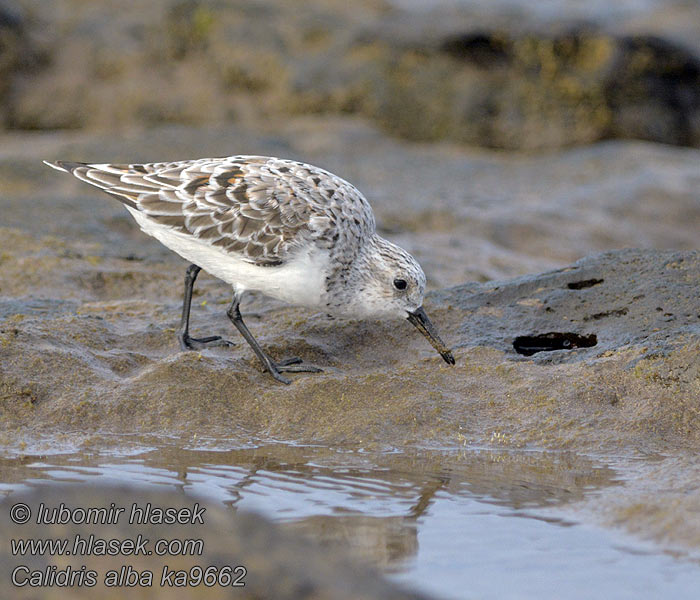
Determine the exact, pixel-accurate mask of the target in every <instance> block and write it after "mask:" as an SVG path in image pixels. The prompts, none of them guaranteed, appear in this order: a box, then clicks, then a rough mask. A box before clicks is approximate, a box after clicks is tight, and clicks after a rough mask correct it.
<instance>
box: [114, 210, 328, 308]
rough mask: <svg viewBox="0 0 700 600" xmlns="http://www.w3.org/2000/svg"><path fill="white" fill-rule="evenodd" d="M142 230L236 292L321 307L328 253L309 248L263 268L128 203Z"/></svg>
mask: <svg viewBox="0 0 700 600" xmlns="http://www.w3.org/2000/svg"><path fill="white" fill-rule="evenodd" d="M127 208H128V210H129V212H130V213H131V214H132V216H133V217H134V219H135V220H136V222H137V223H138V224H139V226H140V227H141V229H142V230H143V231H144V232H145V233H147V234H148V235H150V236H153V237H154V238H156V239H157V240H158V241H159V242H161V243H162V244H163V245H164V246H166V247H168V248H170V249H171V250H173V251H174V252H177V254H179V255H180V256H182V257H183V258H184V259H185V260H188V261H190V262H192V263H194V264H196V265H198V266H200V267H202V268H203V269H204V270H205V271H207V272H208V273H211V274H212V275H214V277H218V278H219V279H222V280H223V281H225V282H227V283H230V284H231V285H232V286H233V288H234V289H235V290H236V291H240V292H243V291H245V290H255V291H259V292H262V293H263V294H266V295H268V296H271V297H273V298H277V299H278V300H282V301H284V302H288V303H289V304H297V305H302V306H318V305H319V304H320V302H321V295H322V293H323V291H324V289H325V279H326V273H327V270H328V262H329V254H328V252H327V251H325V250H321V249H319V248H313V247H309V248H308V249H307V250H303V251H301V252H298V253H297V254H296V255H295V256H294V257H293V258H292V259H291V260H289V261H288V262H286V263H285V264H283V265H280V266H277V267H260V266H257V265H254V264H251V263H249V262H246V261H244V260H241V259H240V258H237V257H236V256H233V255H231V254H229V253H227V252H224V251H223V250H220V249H219V248H216V247H215V246H210V245H208V244H206V243H204V242H201V241H199V240H197V239H196V238H194V237H192V236H190V235H187V234H184V233H180V232H177V231H173V230H172V229H170V228H168V227H164V226H163V225H159V224H158V223H155V222H154V221H152V220H151V219H149V218H148V217H146V216H144V215H143V213H141V212H139V211H138V210H136V209H134V208H131V207H130V206H127Z"/></svg>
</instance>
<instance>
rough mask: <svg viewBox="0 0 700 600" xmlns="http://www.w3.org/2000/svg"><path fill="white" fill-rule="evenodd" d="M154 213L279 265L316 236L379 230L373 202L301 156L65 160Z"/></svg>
mask: <svg viewBox="0 0 700 600" xmlns="http://www.w3.org/2000/svg"><path fill="white" fill-rule="evenodd" d="M60 166H62V167H64V168H66V169H67V170H70V171H71V172H72V173H73V174H74V175H75V176H76V177H78V178H79V179H81V180H83V181H86V182H87V183H90V184H92V185H95V186H97V187H99V188H101V189H103V190H104V191H106V192H107V193H109V194H111V195H113V196H114V197H116V198H117V199H119V200H121V201H122V202H124V203H125V204H127V205H129V206H131V207H132V208H136V209H137V210H140V211H141V212H143V213H145V214H146V215H148V217H149V218H150V219H152V220H153V221H155V222H157V223H159V224H161V225H164V226H167V227H170V228H172V229H174V230H176V231H180V232H181V233H185V234H190V235H192V236H193V237H195V238H197V239H199V240H201V241H202V242H205V243H207V244H211V245H213V246H216V247H218V248H221V249H222V250H224V251H226V252H228V253H231V254H234V255H237V256H239V257H241V258H243V259H244V260H247V261H249V262H252V263H254V264H258V265H266V266H272V265H279V264H281V263H283V262H284V261H285V260H286V259H287V258H288V257H289V256H290V255H291V254H292V253H293V251H294V250H295V249H296V248H299V247H300V246H302V245H304V244H305V243H306V242H309V241H311V240H313V241H314V242H315V243H316V244H318V245H321V246H324V245H325V246H326V247H328V248H330V247H332V246H333V245H334V244H335V243H336V242H337V241H338V238H339V235H340V234H339V232H338V231H337V230H338V227H337V224H338V223H339V222H340V221H341V220H344V219H350V220H351V222H352V223H353V225H354V226H353V227H352V228H350V230H348V231H346V232H345V233H344V237H345V238H347V237H348V235H355V236H361V235H364V234H365V233H366V232H373V231H374V226H375V225H374V217H373V216H372V211H371V209H370V207H369V204H368V203H367V201H366V200H365V198H364V197H363V196H362V194H360V192H359V191H358V190H357V189H356V188H355V187H354V186H352V185H351V184H349V183H348V182H346V181H344V180H343V179H340V178H339V177H336V176H335V175H333V174H331V173H328V172H327V171H323V170H322V169H318V168H317V167H312V166H310V165H306V164H304V163H299V162H295V161H290V160H282V159H276V158H268V157H260V156H233V157H229V158H219V159H200V160H194V161H183V162H172V163H149V164H142V165H137V164H129V165H126V164H124V165H120V164H109V165H108V164H99V165H87V164H82V163H62V164H61V165H60Z"/></svg>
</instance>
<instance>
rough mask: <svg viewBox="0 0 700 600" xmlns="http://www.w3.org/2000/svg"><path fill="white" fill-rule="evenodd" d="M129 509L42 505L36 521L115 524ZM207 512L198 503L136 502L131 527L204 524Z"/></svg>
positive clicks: (61, 523) (111, 505)
mask: <svg viewBox="0 0 700 600" xmlns="http://www.w3.org/2000/svg"><path fill="white" fill-rule="evenodd" d="M126 510H127V509H126V508H124V507H121V506H116V505H115V504H114V502H112V503H111V504H110V505H109V507H91V508H80V507H77V508H71V507H69V506H66V505H65V504H63V503H61V504H59V505H58V506H53V507H50V506H45V505H44V503H43V502H42V503H41V504H39V509H38V510H37V513H36V522H37V523H38V524H40V525H42V524H43V525H65V524H68V523H73V524H75V525H80V524H83V523H87V524H94V525H96V524H101V525H104V524H115V523H118V522H119V519H120V518H121V517H122V515H124V514H126ZM205 511H206V508H204V507H202V506H200V505H199V502H195V503H194V505H193V506H192V507H191V508H188V507H185V508H173V507H169V508H160V507H158V506H153V505H152V504H151V503H150V502H148V503H146V504H145V505H143V506H140V505H139V504H138V503H136V502H134V503H133V504H132V505H131V508H130V509H129V512H128V515H129V524H130V525H175V524H179V525H186V524H190V525H196V524H199V525H203V524H204V513H205Z"/></svg>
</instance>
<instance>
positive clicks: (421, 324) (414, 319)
mask: <svg viewBox="0 0 700 600" xmlns="http://www.w3.org/2000/svg"><path fill="white" fill-rule="evenodd" d="M408 320H409V321H410V322H411V323H413V325H415V326H416V329H418V331H420V332H421V333H422V334H423V335H424V336H425V337H427V338H428V341H429V342H430V344H431V346H432V347H433V348H435V350H437V351H438V352H439V353H440V356H442V359H443V360H444V361H445V362H446V363H447V364H448V365H453V364H455V357H454V356H452V351H451V350H450V349H449V348H448V347H447V346H445V342H443V341H442V340H441V339H440V336H439V335H438V332H437V330H436V329H435V327H433V324H432V323H431V322H430V319H429V318H428V315H426V314H425V311H424V310H423V307H422V306H421V307H419V308H417V309H416V310H414V311H413V312H409V313H408Z"/></svg>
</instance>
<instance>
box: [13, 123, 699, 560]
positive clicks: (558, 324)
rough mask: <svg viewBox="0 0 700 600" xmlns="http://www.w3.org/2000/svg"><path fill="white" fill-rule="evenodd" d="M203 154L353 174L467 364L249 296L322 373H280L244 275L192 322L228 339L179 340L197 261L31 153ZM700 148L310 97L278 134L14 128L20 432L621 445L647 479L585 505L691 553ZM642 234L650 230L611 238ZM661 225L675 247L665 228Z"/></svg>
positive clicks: (242, 440)
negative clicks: (285, 381) (532, 143)
mask: <svg viewBox="0 0 700 600" xmlns="http://www.w3.org/2000/svg"><path fill="white" fill-rule="evenodd" d="M198 150H199V152H198V154H203V155H221V154H225V153H233V152H254V153H257V152H261V153H266V154H277V155H284V156H291V157H294V158H300V159H303V160H308V161H311V162H314V163H316V164H319V165H321V166H324V167H327V168H330V169H331V170H333V171H335V172H337V173H339V174H340V175H342V176H344V177H346V178H348V179H350V180H351V181H353V182H355V183H356V184H357V185H358V186H359V187H360V189H362V190H363V191H364V192H365V193H366V194H367V196H368V197H369V198H370V201H371V202H372V203H373V205H374V206H375V208H376V212H377V216H378V220H379V225H380V229H381V230H382V232H383V233H384V235H386V236H387V237H389V238H391V239H393V240H395V241H397V242H399V243H401V244H403V245H405V246H406V247H407V248H409V249H410V250H411V251H413V252H414V253H415V254H416V256H417V257H418V259H419V260H420V261H421V262H422V264H423V265H424V267H425V270H426V272H427V273H428V279H429V285H430V287H431V288H432V289H433V291H432V292H431V293H430V294H429V295H428V298H427V300H426V303H425V307H426V310H427V311H428V313H429V314H430V315H431V317H432V319H433V321H434V322H435V323H436V325H437V326H438V327H439V329H440V330H441V331H442V333H443V337H444V338H445V340H446V342H447V343H448V344H449V345H451V346H452V347H453V348H454V350H455V357H456V359H457V364H456V366H454V367H451V366H448V365H446V364H445V363H443V362H442V360H441V359H440V357H439V356H437V354H435V352H434V351H433V349H432V348H431V347H430V346H429V345H428V344H427V343H426V342H425V340H424V339H423V338H422V337H420V336H419V335H418V334H417V332H416V331H414V330H413V328H412V327H411V326H410V325H409V324H408V323H405V324H403V323H400V324H398V325H392V324H384V323H375V322H356V321H344V320H330V319H328V317H327V316H325V315H323V314H314V313H313V312H309V311H308V310H304V309H299V308H292V307H287V306H283V305H280V304H278V303H275V302H272V301H269V300H267V299H265V298H263V297H258V296H251V297H250V298H249V300H248V301H247V302H245V303H244V305H243V313H244V315H245V316H246V318H247V320H248V323H249V325H250V327H251V329H252V330H253V332H254V334H255V335H256V336H257V337H258V339H259V340H260V342H261V343H262V344H263V346H264V347H266V348H268V349H269V350H270V352H271V353H272V355H273V356H275V357H278V358H283V357H285V356H291V355H299V356H301V357H302V358H303V359H304V360H306V361H309V362H312V363H314V364H317V365H319V366H321V367H322V368H323V369H324V371H323V373H321V374H317V375H308V374H307V375H298V376H295V377H294V382H293V383H292V385H291V386H289V387H286V386H282V385H279V384H277V383H276V382H274V381H273V380H272V379H271V378H270V377H268V376H267V375H265V374H264V373H262V372H261V370H260V367H259V365H258V364H257V362H256V360H255V359H254V357H253V355H252V353H251V351H250V350H249V348H248V347H247V345H246V344H245V343H243V341H242V340H241V339H240V338H239V337H238V336H237V335H235V333H234V331H233V330H232V327H231V326H230V324H229V322H228V320H227V319H226V317H225V307H226V303H227V302H228V301H229V296H230V290H228V289H227V288H226V286H225V285H223V284H221V283H220V282H218V281H216V280H214V279H213V278H211V277H209V276H202V277H201V279H200V281H198V282H197V286H196V296H195V309H194V313H193V331H194V332H195V334H198V333H203V334H206V335H209V334H220V335H224V336H227V337H228V338H230V339H231V340H232V341H233V342H234V343H235V347H233V348H225V349H224V348H221V349H210V350H205V351H202V352H180V351H179V349H178V345H177V341H176V339H175V328H176V326H177V323H178V320H179V310H180V303H181V293H182V278H183V272H184V268H185V266H186V264H185V262H184V261H183V260H181V259H180V258H179V257H177V256H175V255H173V254H172V253H170V252H169V251H167V250H166V249H164V248H163V247H161V246H160V245H159V244H158V243H157V242H156V241H154V240H152V239H150V238H148V237H146V236H145V235H144V234H142V233H141V232H140V231H139V230H138V228H137V227H136V226H135V225H134V224H133V223H132V222H131V220H130V217H129V216H128V215H127V214H126V213H125V211H124V209H123V208H122V207H121V205H119V204H118V203H117V202H115V201H113V200H111V199H110V198H109V197H107V196H104V197H102V196H100V194H99V193H97V192H93V191H92V190H91V189H89V188H87V187H86V186H82V185H81V184H79V183H78V182H75V181H73V180H72V179H71V178H69V177H68V176H62V175H61V174H60V173H56V172H54V171H51V170H50V169H48V168H45V167H43V166H42V165H41V164H40V162H39V160H40V158H49V159H52V158H58V157H63V158H67V159H86V160H94V161H102V160H107V159H113V160H124V159H127V158H128V159H130V160H147V159H149V158H156V157H157V158H159V159H168V158H178V157H183V156H190V155H196V153H197V151H198ZM697 160H698V152H697V151H695V150H688V149H678V148H671V147H666V146H658V145H651V144H646V143H642V142H616V143H606V144H602V145H598V146H592V147H589V148H586V149H580V150H571V151H567V152H564V153H561V154H558V155H556V156H550V157H538V158H529V157H514V156H502V155H499V154H493V153H488V152H477V151H474V150H460V149H458V148H456V147H453V146H445V145H406V144H405V143H401V142H397V141H392V140H391V139H389V138H386V137H385V136H383V135H382V134H380V133H379V132H377V131H376V130H374V129H372V128H371V127H370V126H368V125H366V124H363V123H359V122H357V121H354V120H335V119H333V120H317V119H308V118H305V119H301V120H297V121H293V122H291V123H288V124H286V125H279V126H277V125H274V126H271V127H270V129H269V132H268V133H267V134H262V135H261V134H260V133H257V132H254V131H252V130H249V129H245V128H241V127H232V126H231V127H229V128H217V129H200V128H191V129H187V128H182V127H175V128H172V127H170V128H163V129H159V130H153V131H150V132H148V133H147V134H138V133H132V134H130V135H127V136H124V137H121V138H120V137H111V136H105V137H101V138H100V137H95V136H93V135H86V134H75V133H56V134H34V135H29V136H27V135H24V136H16V137H14V138H13V137H9V136H8V138H7V140H6V143H5V144H4V145H3V149H2V155H1V156H0V171H1V172H2V175H3V177H2V197H3V228H2V239H3V246H2V255H1V256H0V260H1V261H2V263H1V266H2V269H1V270H0V290H1V295H2V302H1V303H0V317H1V318H2V321H1V325H0V376H1V380H0V381H1V386H2V387H0V398H1V399H2V403H1V407H2V409H1V413H0V415H1V417H0V418H1V419H2V442H3V445H4V446H5V448H6V449H7V450H8V451H12V452H20V453H23V452H25V453H26V452H28V453H37V452H42V451H47V450H51V449H52V448H53V449H54V450H55V449H56V448H63V449H69V450H70V448H72V449H73V450H74V451H78V452H80V448H81V447H82V448H95V447H96V446H95V445H97V446H99V445H100V443H101V442H100V439H101V436H103V435H108V434H127V433H128V434H134V433H136V434H139V433H140V434H152V433H158V434H164V435H173V436H182V435H185V436H192V435H196V436H199V437H200V438H203V439H208V440H210V441H211V443H215V442H216V440H217V439H218V440H221V441H222V443H225V444H226V445H227V447H231V446H232V445H233V446H235V445H236V444H239V445H245V444H247V443H250V442H251V440H261V439H263V440H264V439H268V440H286V441H293V442H296V443H300V444H309V443H313V444H318V443H320V444H323V445H325V446H333V447H350V448H364V449H369V450H372V451H379V452H381V451H387V450H392V449H393V450H396V449H398V450H403V451H406V450H408V449H416V448H440V449H446V448H447V449H449V448H452V449H456V448H469V447H490V448H496V449H513V450H526V449H547V450H553V451H569V452H575V453H577V454H582V455H584V456H585V455H587V456H591V457H605V456H615V457H617V458H618V459H619V460H621V461H622V462H621V466H620V468H622V469H623V471H624V470H625V469H629V480H628V481H626V483H625V484H624V485H623V486H622V488H620V487H619V486H616V487H615V491H614V492H610V494H609V495H606V493H605V491H603V492H602V493H601V494H599V495H598V496H597V497H596V499H595V504H594V505H593V504H592V503H588V501H586V500H585V499H584V500H579V501H577V502H573V503H571V505H570V506H571V507H573V508H572V509H575V510H580V511H582V512H581V514H584V515H587V517H586V518H590V519H593V520H597V521H602V522H605V523H609V524H615V525H621V526H623V527H626V528H627V529H629V530H632V531H633V532H635V533H636V534H639V535H641V536H643V537H650V538H653V539H655V540H657V541H659V542H661V543H663V544H666V545H667V546H668V547H684V548H686V549H688V550H691V551H692V550H694V549H697V548H698V546H700V519H698V517H697V514H698V512H697V503H698V498H697V495H696V494H692V493H688V492H689V491H691V490H692V489H694V485H695V484H694V481H696V480H697V474H698V464H697V461H696V460H695V458H694V457H695V455H696V454H697V450H698V447H699V445H700V438H699V437H698V431H700V428H699V427H698V426H699V425H700V409H699V408H698V406H699V405H698V400H699V399H700V388H699V387H698V386H699V385H700V383H699V382H700V378H699V376H698V369H699V368H700V359H699V358H698V356H699V353H698V350H699V349H700V339H699V337H698V336H699V334H700V325H699V322H700V310H699V307H698V301H697V289H698V288H697V285H698V281H699V280H700V260H699V256H698V253H697V251H696V250H693V248H694V247H695V246H697V237H696V236H697V231H698V221H699V219H700V203H699V202H698V197H697V186H696V184H697V181H698V171H697ZM624 246H641V247H643V246H646V247H647V248H648V249H646V250H631V249H629V250H612V251H611V250H608V251H606V249H609V248H615V247H624ZM664 247H669V248H674V249H672V250H660V249H655V248H664ZM579 256H585V258H582V259H580V260H578V261H577V262H574V259H576V258H577V257H579ZM552 269H553V270H552ZM537 272H542V274H532V273H537ZM522 273H530V274H528V275H522V276H520V277H515V278H513V276H515V275H520V274H522ZM469 280H471V281H472V283H467V284H462V285H455V284H458V283H460V282H463V281H469ZM479 280H481V281H482V282H481V283H480V282H479ZM538 336H539V337H538ZM538 349H539V350H542V349H544V350H543V351H539V352H536V353H534V354H533V353H532V351H533V350H538ZM106 439H107V438H105V440H106ZM104 443H109V442H107V441H105V442H104ZM642 457H654V460H653V461H649V462H645V461H641V462H640V458H642ZM450 460H451V459H450ZM557 472H558V471H557ZM552 476H553V477H554V478H555V479H556V478H557V477H558V476H557V475H556V472H555V474H554V475H552ZM662 490H663V491H662Z"/></svg>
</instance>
